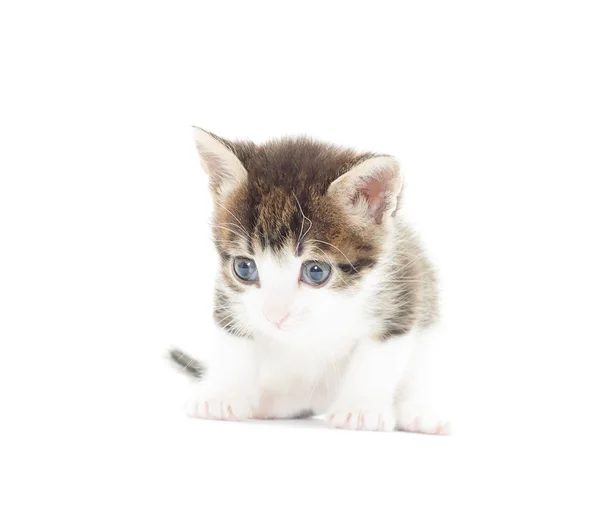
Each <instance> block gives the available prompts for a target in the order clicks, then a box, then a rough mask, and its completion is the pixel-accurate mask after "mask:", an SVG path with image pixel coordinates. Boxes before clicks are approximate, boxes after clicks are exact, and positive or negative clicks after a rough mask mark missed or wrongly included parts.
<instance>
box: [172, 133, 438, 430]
mask: <svg viewBox="0 0 600 517" xmlns="http://www.w3.org/2000/svg"><path fill="white" fill-rule="evenodd" d="M194 134H195V141H196V147H197V150H198V153H199V155H200V160H201V164H202V167H203V168H204V170H205V171H206V172H207V173H208V175H209V181H210V188H211V193H212V198H213V201H214V212H213V222H214V224H213V236H214V242H215V246H216V249H217V251H218V253H219V256H220V270H219V272H218V280H217V283H216V287H215V298H214V301H215V306H214V320H215V328H214V329H212V331H213V334H211V335H210V336H207V343H206V347H205V348H206V350H205V354H206V355H205V357H203V359H202V362H200V361H197V360H195V359H193V358H191V357H189V356H187V355H185V354H183V353H182V352H179V351H177V350H172V351H171V357H172V358H173V359H174V360H175V362H177V363H178V364H179V365H180V366H181V367H182V368H183V369H184V370H186V371H187V372H189V373H191V374H192V375H194V376H196V377H200V378H201V382H200V383H199V385H198V392H197V395H196V397H195V398H194V400H193V402H192V403H191V405H190V408H189V410H190V413H191V414H192V415H193V416H197V417H200V418H214V419H225V420H244V419H249V418H295V417H299V416H307V415H317V414H326V417H325V420H326V422H328V423H329V424H330V425H332V426H334V427H340V428H347V429H365V430H379V431H391V430H393V429H403V430H409V431H420V432H425V433H437V434H446V433H447V432H448V430H449V424H448V421H447V420H446V419H445V418H443V417H442V416H441V414H438V413H437V412H436V411H435V410H434V409H433V406H430V405H429V401H428V400H427V398H424V397H423V393H426V391H427V389H426V388H427V386H423V379H422V378H421V375H420V371H419V368H416V367H414V366H415V365H416V364H417V363H419V362H420V361H419V358H420V357H421V356H420V355H419V352H420V351H422V350H425V349H426V347H427V340H428V339H429V340H430V339H432V336H431V329H433V328H434V326H435V323H436V321H437V319H438V308H437V292H436V279H435V274H434V271H433V270H432V267H431V265H430V264H429V262H428V261H427V259H426V258H425V256H424V254H423V251H422V249H421V247H420V245H419V243H418V242H417V239H416V238H415V236H414V235H413V233H412V232H411V230H410V229H409V228H408V227H407V226H406V225H405V224H404V223H403V222H402V220H401V218H400V213H399V211H398V209H399V204H400V197H401V196H400V194H401V191H402V179H401V175H400V171H399V165H398V162H397V161H396V160H395V159H394V158H393V157H391V156H386V155H378V154H371V153H357V152H354V151H352V150H349V149H344V148H340V147H336V146H333V145H328V144H325V143H321V142H317V141H315V140H312V139H309V138H286V139H281V140H274V141H270V142H268V143H266V144H264V145H257V144H254V143H251V142H230V141H227V140H225V139H223V138H220V137H217V136H215V135H213V134H211V133H209V132H207V131H204V130H202V129H199V128H194ZM421 363H422V361H421ZM423 388H425V389H423Z"/></svg>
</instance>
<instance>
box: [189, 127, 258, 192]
mask: <svg viewBox="0 0 600 517" xmlns="http://www.w3.org/2000/svg"><path fill="white" fill-rule="evenodd" d="M192 127H193V130H194V141H195V143H196V149H197V150H198V154H199V155H200V161H201V162H202V168H203V169H204V170H205V171H206V172H207V173H208V176H209V178H210V188H211V190H212V191H213V193H214V194H216V195H218V196H225V195H227V194H228V193H229V192H232V191H233V190H235V189H236V188H237V187H238V186H240V185H242V184H243V183H244V182H245V180H246V177H247V175H248V173H247V172H246V169H245V168H244V166H243V165H242V162H240V160H239V158H238V157H237V156H236V155H235V154H234V153H233V151H232V150H231V144H229V142H227V141H226V140H224V139H222V138H220V137H218V136H216V135H213V134H212V133H209V132H208V131H204V130H203V129H200V128H199V127H195V126H192Z"/></svg>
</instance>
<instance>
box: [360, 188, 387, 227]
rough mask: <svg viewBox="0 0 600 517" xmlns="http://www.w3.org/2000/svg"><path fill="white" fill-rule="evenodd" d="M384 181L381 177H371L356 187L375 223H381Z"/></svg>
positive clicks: (383, 203)
mask: <svg viewBox="0 0 600 517" xmlns="http://www.w3.org/2000/svg"><path fill="white" fill-rule="evenodd" d="M384 181H385V180H384V179H383V178H378V177H371V178H369V179H368V180H367V181H366V182H365V183H364V184H363V185H362V186H361V187H359V188H358V191H359V192H360V194H362V195H363V196H364V197H365V198H366V200H367V203H368V205H369V213H370V214H371V215H372V216H373V218H374V219H375V222H376V223H377V224H379V223H381V220H382V218H383V210H384V208H385V186H384Z"/></svg>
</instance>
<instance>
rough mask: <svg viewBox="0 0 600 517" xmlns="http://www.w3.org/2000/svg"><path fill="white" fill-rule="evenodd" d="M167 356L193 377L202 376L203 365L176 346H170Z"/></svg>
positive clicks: (200, 377) (198, 377) (199, 377)
mask: <svg viewBox="0 0 600 517" xmlns="http://www.w3.org/2000/svg"><path fill="white" fill-rule="evenodd" d="M169 358H170V359H171V361H172V362H173V363H174V364H175V365H177V366H178V367H179V368H180V369H181V371H182V372H183V373H185V374H187V375H189V376H191V377H193V378H194V379H196V380H197V379H202V377H204V371H205V368H204V365H203V364H202V363H201V362H200V361H198V360H197V359H194V358H193V357H192V356H191V355H188V354H186V353H185V352H182V351H181V350H179V349H177V348H170V349H169Z"/></svg>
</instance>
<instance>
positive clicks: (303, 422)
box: [247, 417, 330, 429]
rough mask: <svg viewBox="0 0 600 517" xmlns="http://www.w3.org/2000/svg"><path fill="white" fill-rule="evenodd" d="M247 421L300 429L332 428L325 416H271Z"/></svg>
mask: <svg viewBox="0 0 600 517" xmlns="http://www.w3.org/2000/svg"><path fill="white" fill-rule="evenodd" d="M247 423H249V424H252V425H269V426H277V427H296V428H300V429H330V428H329V426H327V425H325V422H324V420H323V418H318V417H317V418H315V417H312V418H290V419H283V418H270V419H264V420H260V419H255V420H248V421H247Z"/></svg>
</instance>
